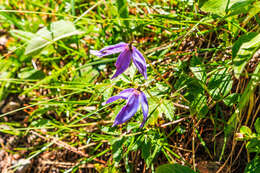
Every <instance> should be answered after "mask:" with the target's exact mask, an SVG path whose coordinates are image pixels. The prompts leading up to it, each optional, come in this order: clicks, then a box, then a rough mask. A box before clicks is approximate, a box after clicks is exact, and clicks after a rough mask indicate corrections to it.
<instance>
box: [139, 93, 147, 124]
mask: <svg viewBox="0 0 260 173" xmlns="http://www.w3.org/2000/svg"><path fill="white" fill-rule="evenodd" d="M139 99H140V103H141V105H142V111H143V122H142V124H141V125H140V127H143V126H144V123H145V121H146V119H147V116H148V112H149V107H148V101H147V98H146V96H145V94H144V93H143V92H142V91H141V94H140V96H139Z"/></svg>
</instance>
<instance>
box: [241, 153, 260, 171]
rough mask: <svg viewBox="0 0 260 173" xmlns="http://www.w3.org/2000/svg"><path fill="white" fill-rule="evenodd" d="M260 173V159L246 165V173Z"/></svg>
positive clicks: (257, 158)
mask: <svg viewBox="0 0 260 173" xmlns="http://www.w3.org/2000/svg"><path fill="white" fill-rule="evenodd" d="M259 172H260V157H259V156H258V155H256V157H255V158H254V159H253V160H252V161H251V162H249V163H248V164H247V165H246V169H245V171H244V173H259Z"/></svg>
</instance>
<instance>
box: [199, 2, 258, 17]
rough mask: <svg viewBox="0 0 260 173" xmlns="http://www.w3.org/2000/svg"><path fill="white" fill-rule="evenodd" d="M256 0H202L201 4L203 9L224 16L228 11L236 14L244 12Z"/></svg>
mask: <svg viewBox="0 0 260 173" xmlns="http://www.w3.org/2000/svg"><path fill="white" fill-rule="evenodd" d="M254 1H255V0H201V1H200V2H199V6H200V8H201V10H202V11H205V12H210V13H213V14H217V15H220V16H224V15H225V14H226V13H227V12H228V11H231V12H232V13H234V14H237V13H241V12H244V11H243V10H241V9H242V8H245V7H248V6H249V5H250V4H252V3H253V2H254Z"/></svg>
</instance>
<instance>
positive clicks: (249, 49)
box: [232, 33, 260, 79]
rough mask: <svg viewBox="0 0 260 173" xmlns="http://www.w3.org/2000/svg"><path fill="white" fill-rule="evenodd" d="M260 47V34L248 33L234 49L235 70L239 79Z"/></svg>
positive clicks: (239, 40) (238, 41) (236, 43)
mask: <svg viewBox="0 0 260 173" xmlns="http://www.w3.org/2000/svg"><path fill="white" fill-rule="evenodd" d="M259 47H260V34H257V33H248V34H246V35H243V36H241V37H240V38H239V39H238V40H237V41H236V42H235V44H234V46H233V48H232V56H233V70H234V72H235V77H236V78H237V79H238V78H239V77H240V75H241V73H242V72H243V70H244V68H245V65H246V64H247V63H248V61H249V60H250V59H251V58H252V56H253V55H254V52H255V51H256V50H257V49H258V48H259Z"/></svg>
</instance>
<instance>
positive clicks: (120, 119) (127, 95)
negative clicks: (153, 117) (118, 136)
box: [106, 88, 149, 127]
mask: <svg viewBox="0 0 260 173" xmlns="http://www.w3.org/2000/svg"><path fill="white" fill-rule="evenodd" d="M118 99H125V100H127V103H126V105H125V106H124V107H123V108H122V109H121V110H120V112H119V113H118V114H117V116H116V119H115V122H114V124H113V126H116V125H118V124H122V123H124V122H126V121H128V120H129V119H130V118H131V117H132V116H133V115H134V114H135V113H136V111H137V110H138V108H139V104H140V103H141V105H142V111H143V122H142V124H141V125H140V127H143V126H144V123H145V121H146V119H147V115H148V111H149V109H148V101H147V98H146V96H145V94H144V93H143V92H142V91H139V90H137V89H135V88H129V89H126V90H124V91H122V92H120V93H119V94H118V95H116V96H113V97H110V98H109V99H108V100H107V101H106V104H108V103H112V102H114V101H116V100H118Z"/></svg>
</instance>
